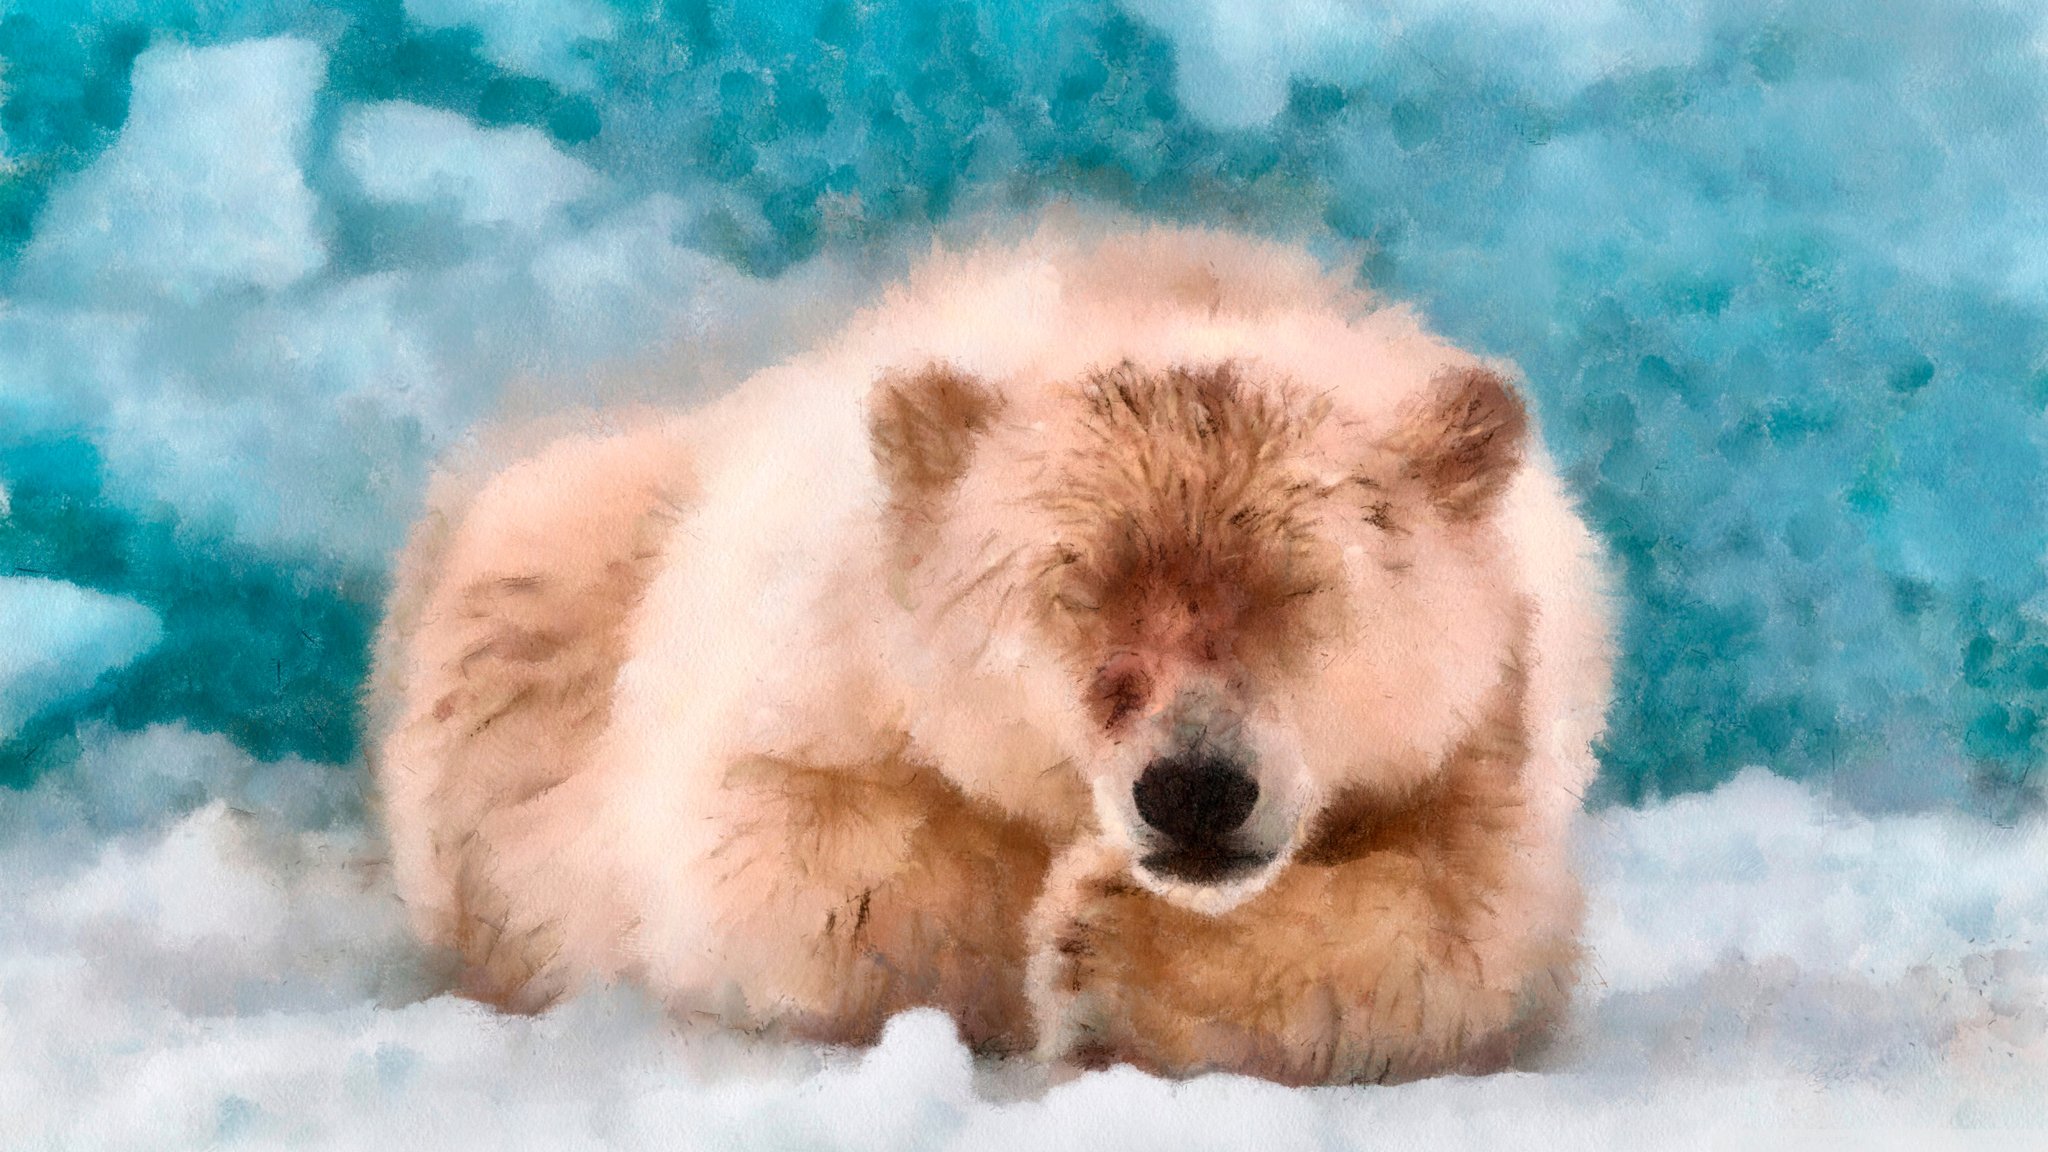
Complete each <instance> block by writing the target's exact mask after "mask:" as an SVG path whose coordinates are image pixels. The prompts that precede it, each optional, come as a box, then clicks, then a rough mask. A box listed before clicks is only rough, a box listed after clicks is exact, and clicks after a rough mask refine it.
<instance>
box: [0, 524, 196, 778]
mask: <svg viewBox="0 0 2048 1152" xmlns="http://www.w3.org/2000/svg"><path fill="white" fill-rule="evenodd" d="M6 508H7V498H6V493H5V492H4V490H0V514H4V513H5V512H6ZM162 635H163V626H162V624H161V623H160V622H159V621H158V620H157V617H156V613H154V612H151V611H150V610H149V609H148V608H145V607H143V606H142V605H140V604H137V603H136V602H134V601H133V600H128V599H125V598H123V597H120V596H109V595H107V594H106V593H104V592H95V591H92V590H91V589H89V588H81V587H79V586H78V585H76V584H68V583H66V582H64V581H62V580H50V579H45V578H43V577H40V576H0V636H4V637H6V642H5V643H4V644H0V740H5V739H6V738H7V737H9V736H12V735H13V734H14V733H15V731H16V730H17V729H18V728H20V727H21V725H22V723H23V722H25V721H27V720H29V719H30V718H31V717H33V716H34V715H35V714H36V713H38V712H40V711H42V710H43V709H44V708H47V707H49V706H51V705H53V704H56V703H58V702H59V701H62V700H63V699H64V698H65V697H68V696H72V695H75V694H76V693H79V692H81V691H83V690H85V689H87V688H89V687H91V686H92V683H93V681H95V680H97V679H99V677H100V676H101V675H102V674H104V673H105V672H107V671H108V670H110V669H114V668H119V667H120V666H121V665H123V664H126V663H128V662H129V661H130V660H133V659H135V658H136V657H138V656H140V655H142V654H143V653H144V652H146V651H148V650H149V649H150V648H152V647H155V645H156V643H157V640H158V639H159V638H161V636H162Z"/></svg>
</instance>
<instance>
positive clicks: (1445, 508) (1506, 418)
mask: <svg viewBox="0 0 2048 1152" xmlns="http://www.w3.org/2000/svg"><path fill="white" fill-rule="evenodd" d="M1528 436H1529V415H1528V412H1527V411H1526V410H1525V409H1524V408H1523V407H1522V399H1521V397H1520V396H1517V395H1516V394H1515V390H1514V389H1513V388H1512V387H1511V386H1509V384H1508V382H1507V380H1506V379H1504V378H1503V377H1502V376H1501V375H1500V374H1499V373H1497V372H1494V371H1491V370H1489V369H1486V368H1479V367H1471V368H1452V369H1449V370H1447V371H1445V372H1443V373H1441V374H1439V375H1438V376H1437V377H1436V378H1435V379H1434V380H1432V381H1430V385H1429V388H1428V390H1427V391H1426V392H1425V393H1424V394H1423V396H1422V398H1421V399H1420V400H1419V401H1418V402H1417V403H1415V404H1413V405H1412V406H1411V407H1410V408H1409V409H1408V411H1407V412H1405V413H1404V414H1403V416H1402V420H1401V423H1400V426H1399V428H1398V429H1397V430H1396V431H1395V432H1394V434H1393V436H1392V437H1391V438H1390V440H1389V442H1388V447H1390V448H1392V449H1393V450H1394V452H1395V454H1396V455H1397V456H1398V458H1399V459H1400V461H1401V465H1400V466H1401V469H1402V472H1403V474H1404V476H1405V477H1406V478H1407V479H1408V480H1410V481H1413V482H1416V483H1418V484H1419V485H1420V486H1421V487H1422V489H1423V491H1424V492H1425V493H1427V495H1428V499H1429V501H1430V502H1431V503H1432V504H1434V505H1436V507H1437V508H1438V509H1440V510H1441V511H1442V512H1443V514H1444V516H1445V517H1446V518H1447V519H1449V520H1451V521H1454V522H1457V521H1469V520H1477V519H1479V518H1481V517H1482V516H1484V515H1486V514H1487V513H1488V512H1490V511H1492V509H1493V505H1494V503H1495V501H1497V500H1498V499H1499V498H1500V494H1501V492H1503V491H1504V490H1506V488H1507V485H1508V481H1509V480H1510V479H1511V478H1513V476H1514V474H1515V468H1516V467H1517V466H1518V465H1519V464H1520V463H1521V460H1522V450H1523V446H1524V444H1525V442H1526V441H1527V439H1528Z"/></svg>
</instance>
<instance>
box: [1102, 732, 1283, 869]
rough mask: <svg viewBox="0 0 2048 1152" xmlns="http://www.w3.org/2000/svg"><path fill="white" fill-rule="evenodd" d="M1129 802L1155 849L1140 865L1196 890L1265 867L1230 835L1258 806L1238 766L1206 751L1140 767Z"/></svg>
mask: <svg viewBox="0 0 2048 1152" xmlns="http://www.w3.org/2000/svg"><path fill="white" fill-rule="evenodd" d="M1131 799H1132V801H1133V802H1134V804H1135V806H1136V807H1137V810H1138V818H1139V819H1141V820H1143V821H1144V822H1145V824H1146V826H1147V827H1148V828H1149V830H1150V831H1151V832H1152V833H1154V835H1153V836H1152V837H1151V839H1152V840H1153V841H1154V842H1155V843H1156V844H1157V845H1158V847H1157V849H1156V850H1155V851H1153V852H1151V853H1149V854H1148V855H1147V856H1146V857H1145V859H1144V861H1143V863H1144V865H1145V867H1146V868H1148V869H1150V870H1152V871H1153V872H1156V873H1158V874H1160V875H1162V876H1166V877H1169V878H1172V879H1175V880H1182V881H1187V882H1190V883H1197V884H1208V883H1215V882H1218V881H1222V880H1229V879H1234V878H1236V877H1238V876H1242V875H1243V874H1245V873H1247V872H1250V871H1252V870H1254V869H1256V868H1258V867H1260V866H1261V865H1264V864H1265V863H1267V862H1268V861H1269V860H1270V859H1271V856H1270V855H1266V854H1261V853H1257V852H1253V851H1250V850H1248V849H1247V848H1246V847H1245V846H1244V845H1242V844H1241V843H1240V839H1241V838H1239V837H1237V836H1236V835H1235V833H1237V832H1238V830H1239V829H1241V828H1243V827H1244V825H1245V822H1246V821H1247V820H1249V819H1250V818H1251V814H1252V809H1253V808H1255V807H1256V806H1257V805H1258V802H1259V784H1258V781H1257V780H1254V779H1253V778H1252V774H1251V772H1250V771H1249V770H1248V769H1247V768H1246V766H1245V765H1243V764H1242V763H1239V762H1238V761H1237V760H1235V759H1233V758H1231V757H1228V756H1224V755H1220V754H1218V753H1215V752H1211V751H1190V752H1181V753H1177V754H1174V755H1170V756H1162V757H1160V758H1158V759H1156V760H1154V761H1152V762H1151V763H1150V764H1147V765H1146V766H1145V769H1144V771H1142V772H1140V773H1139V774H1138V781H1137V783H1136V784H1135V785H1134V786H1133V787H1132V789H1131Z"/></svg>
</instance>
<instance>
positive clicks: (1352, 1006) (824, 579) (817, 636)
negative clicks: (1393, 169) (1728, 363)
mask: <svg viewBox="0 0 2048 1152" xmlns="http://www.w3.org/2000/svg"><path fill="white" fill-rule="evenodd" d="M1514 376H1515V373H1514V371H1513V369H1512V368H1511V367H1510V366H1508V365H1506V364H1504V363H1499V362H1494V361H1489V360H1487V359H1484V358H1482V357H1479V356H1477V355H1474V354H1472V353H1469V352H1466V351H1464V350H1462V349H1460V348H1458V347H1456V346H1454V345H1453V344H1451V343H1449V342H1447V341H1445V340H1444V339H1442V338H1440V337H1438V336H1436V335H1433V334H1431V333H1430V332H1428V331H1426V330H1425V328H1424V327H1423V325H1422V324H1421V322H1420V321H1419V320H1418V319H1417V318H1416V316H1415V315H1414V313H1413V312H1412V311H1411V310H1409V309H1406V308H1402V307H1398V306H1391V305H1386V304H1384V303H1382V302H1380V301H1379V300H1378V299H1377V298H1376V297H1375V296H1373V295H1372V294H1371V293H1369V292H1368V291H1366V290H1365V289H1363V288H1360V287H1358V286H1357V284H1356V278H1355V277H1353V276H1351V275H1347V274H1345V273H1343V272H1342V271H1341V270H1338V271H1333V270H1331V269H1330V268H1327V267H1326V266H1325V265H1324V264H1323V263H1322V262H1321V261H1320V260H1318V259H1317V258H1316V257H1315V256H1314V255H1312V254H1311V253H1310V252H1309V251H1308V250H1307V249H1306V248H1305V247H1303V246H1300V245H1298V244H1290V243H1283V242H1279V241H1274V240H1269V239H1262V238H1257V237H1251V236H1247V235H1244V234H1242V233H1239V232H1234V231H1230V230H1223V229H1206V228H1199V227H1187V226H1168V225H1151V226H1140V225H1118V226H1112V227H1087V226H1082V225H1078V224H1075V223H1073V222H1071V221H1067V222H1049V223H1045V224H1042V225H1041V226H1039V227H1038V228H1037V229H1036V230H1034V231H1030V232H1027V233H1025V234H1023V235H1022V237H1021V238H1015V239H1010V240H1000V241H985V242H981V243H977V244H968V245H963V246H959V247H954V248H948V247H944V246H940V245H936V244H935V245H934V247H933V249H932V251H931V253H930V254H929V255H928V256H927V257H925V258H924V259H922V260H920V261H918V262H917V263H916V265H915V266H914V267H913V269H912V270H911V271H910V272H909V274H908V275H907V276H906V277H905V278H904V279H903V280H902V281H901V282H900V283H897V284H896V285H894V286H893V287H890V288H889V289H887V290H886V291H885V292H884V293H882V294H881V295H880V297H879V299H878V300H876V301H875V302H874V303H873V304H871V305H870V306H869V307H868V308H867V309H866V310H865V311H863V312H860V313H858V314H857V315H855V316H854V317H853V318H852V319H851V320H849V321H848V322H847V323H846V324H845V326H844V327H843V328H841V329H840V330H839V331H838V332H837V333H836V334H835V335H834V336H832V337H831V338H829V339H827V340H825V341H823V342H821V343H820V344H818V345H817V346H816V347H814V348H812V349H810V350H809V351H806V352H803V353H801V354H799V355H796V356H794V357H792V358H790V359H788V360H786V361H783V362H782V363H780V364H777V365H775V366H773V367H770V368H767V369H765V370H762V371H760V372H758V373H756V374H754V375H753V376H751V377H749V378H747V379H745V380H744V381H743V382H741V383H740V384H739V385H738V386H737V387H735V388H733V389H731V390H730V391H728V392H726V393H724V394H723V395H721V396H719V397H717V398H715V399H712V400H710V401H709V402H706V403H703V404H700V405H697V406H695V407H692V408H688V409H686V410H682V411H674V412H664V411H654V412H643V413H637V414H635V415H633V416H631V417H630V418H625V417H622V418H619V419H618V420H616V421H613V422H612V423H611V424H609V425H607V426H605V427H601V428H592V429H586V430H582V431H579V432H576V433H573V434H569V435H564V436H562V437H561V438H559V439H557V440H556V441H554V442H553V443H551V444H548V445H546V446H545V447H542V448H541V449H539V450H538V451H536V452H535V453H533V454H532V455H529V456H527V457H525V458H523V459H520V460H518V461H516V462H514V463H511V464H510V465H509V466H506V467H504V468H503V469H502V470H501V471H498V472H496V473H494V474H488V475H481V476H464V475H460V474H456V473H450V474H448V475H446V476H444V477H443V478H442V479H441V480H440V481H439V482H437V485H436V487H435V489H434V491H433V492H432V493H431V494H430V497H429V501H428V509H427V511H426V512H425V514H424V515H423V516H422V518H421V520H420V522H419V524H418V525H417V527H416V528H415V530H414V532H413V535H412V538H411V540H410V542H409V544H408V545H407V548H406V550H405V552H404V554H403V555H402V557H401V559H400V561H399V563H398V565H397V568H396V574H395V577H394V580H393V586H392V592H391V595H390V599H389V603H388V606H387V611H386V615H385V617H384V620H383V623H382V626H381V628H380V630H379V632H378V636H377V640H376V646H375V652H374V659H373V672H372V676H371V680H370V683H369V686H368V689H367V696H368V699H367V707H368V712H369V715H370V718H371V724H372V731H371V735H370V740H371V746H372V753H371V759H372V762H373V773H374V779H375V784H376V789H377V794H378V807H379V810H380V812H381V814H382V817H383V822H384V826H385V829H386V831H387V834H388V836H389V840H390V845H391V853H392V868H393V875H394V877H395V882H396V885H397V887H398V890H399V892H400V895H401V896H402V898H403V900H404V902H405V904H406V907H407V909H408V913H409V916H410V920H411V924H412V926H413V929H414V931H415V932H416V933H417V935H418V936H419V937H420V939H421V940H422V941H423V942H424V943H425V944H426V945H427V946H429V947H430V948H433V949H435V950H436V951H438V952H439V953H441V954H443V955H446V956H448V957H450V958H451V964H452V968H451V971H452V973H453V975H452V979H453V980H454V981H455V982H456V984H457V987H458V988H459V990H460V991H461V992H462V993H464V994H466V995H469V996H471V997H474V998H476V999H479V1000H482V1001H485V1002H487V1003H490V1004H493V1005H497V1006H499V1007H501V1008H503V1009H506V1010H510V1011H537V1010H540V1009H543V1008H545V1007H547V1006H548V1005H550V1004H551V1003H553V1002H554V1001H556V1000H557V999H558V998H559V997H561V996H563V995H565V994H568V993H571V992H574V991H576V990H577V989H580V988H584V987H589V986H592V985H598V984H609V983H614V982H629V983H632V984H636V985H639V986H641V987H643V988H645V989H648V990H649V991H650V992H651V993H652V994H653V995H655V996H656V997H657V998H658V999H659V1000H660V1001H661V1003H663V1004H664V1005H665V1006H666V1007H667V1008H668V1009H669V1010H670V1011H672V1012H673V1013H674V1014H675V1015H676V1016H677V1017H678V1018H679V1019H681V1020H686V1021H690V1020H695V1021H705V1022H708V1023H710V1024H713V1025H716V1026H722V1027H730V1028H738V1029H745V1030H749V1031H753V1032H757V1033H761V1034H764V1035H769V1036H774V1037H783V1038H789V1039H798V1040H807V1041H815V1042H823V1043H832V1044H861V1043H866V1042H869V1041H871V1040H873V1039H874V1038H875V1037H876V1036H877V1035H878V1033H879V1031H880V1029H881V1027H882V1025H883V1023H884V1022H885V1021H886V1020H887V1019H888V1018H889V1017H890V1016H891V1015H892V1014H894V1013H896V1012H899V1011H902V1010H905V1009H909V1008H913V1007H919V1006H932V1007H937V1008H939V1009H942V1010H944V1011H945V1012H947V1013H949V1014H950V1015H951V1016H952V1018H953V1019H954V1020H955V1021H956V1022H957V1024H958V1026H959V1029H960V1031H961V1034H962V1036H963V1039H964V1040H965V1041H966V1042H967V1043H969V1044H970V1045H972V1046H973V1047H974V1048H975V1049H976V1050H978V1051H983V1052H989V1053H1018V1054H1024V1055H1026V1056H1028V1057H1035V1058H1037V1059H1041V1060H1044V1061H1047V1062H1048V1063H1050V1064H1051V1065H1053V1066H1055V1067H1082V1068H1085V1067H1094V1066H1101V1065H1105V1064H1110V1063H1128V1064H1132V1065H1135V1066H1137V1067H1140V1068H1143V1069H1146V1070H1148V1071H1152V1072H1155V1073H1158V1074H1162V1075H1169V1076H1185V1075H1193V1074H1198V1073H1203V1072H1209V1071H1223V1072H1236V1073H1243V1074H1248V1075H1252V1076H1257V1077H1262V1078H1266V1079H1269V1080H1274V1081H1279V1082H1282V1083H1289V1084H1322V1083H1353V1082H1389V1081H1396V1080H1403V1079H1410V1078H1414V1077H1420V1076H1428V1075H1433V1074H1438V1073H1445V1072H1479V1071H1488V1070H1493V1069H1499V1068H1503V1067H1508V1066H1511V1065H1512V1063H1513V1062H1514V1061H1515V1060H1516V1059H1517V1058H1518V1057H1519V1056H1520V1055H1521V1054H1525V1053H1528V1052H1531V1051H1533V1050H1535V1048H1536V1046H1538V1045H1540V1044H1542V1043H1543V1042H1544V1041H1545V1040H1546V1038H1548V1037H1549V1036H1551V1035H1553V1034H1554V1033H1555V1032H1556V1030H1557V1027H1558V1024H1559V1021H1560V1020H1561V1019H1562V1018H1563V1013H1564V1011H1565V1009H1566V1008H1567V1006H1568V1001H1569V996H1570V991H1571V988H1572V986H1573V984H1574V981H1575V979H1576V975H1577V971H1578V968H1579V966H1580V962H1581V947H1580V944H1579V925H1580V919H1581V903H1582V900H1581V894H1580V889H1579V885H1578V881H1577V879H1576V876H1575V874H1574V870H1573V867H1572V859H1571V842H1572V835H1573V829H1574V827H1575V824H1576V822H1577V820H1578V819H1579V817H1580V813H1581V810H1582V796H1583V793H1584V791H1585V789H1586V787H1587V785H1588V784H1589V782H1590V781H1591V779H1592V777H1593V774H1594V772H1595V768H1596V761H1595V752H1594V749H1595V746H1596V743H1597V741H1598V739H1599V737H1600V735H1601V732H1602V729H1603V724H1604V718H1605V715H1606V710H1607V705H1608V697H1609V692H1610V671H1609V668H1610V663H1611V652H1610V647H1611V641H1610V632H1611V625H1610V617H1611V609H1610V594H1609V591H1608V576H1607V573H1606V562H1605V560H1604V557H1603V554H1602V551H1601V548H1600V546H1599V544H1598V542H1597V540H1596V539H1595V538H1594V536H1593V534H1592V533H1591V532H1590V530H1589V529H1588V528H1587V526H1586V525H1585V523H1584V521H1583V520H1582V518H1581V517H1580V516H1579V514H1578V513H1577V512H1576V510H1575V508H1574V505H1573V502H1572V500H1571V498H1570V496H1569V494H1568V492H1567V490H1566V488H1565V486H1564V483H1563V481H1562V480H1561V478H1560V476H1559V474H1558V472H1557V470H1556V468H1555V466H1554V465H1553V464H1552V463H1551V462H1550V457H1549V455H1548V454H1547V452H1546V450H1545V448H1544V446H1543V444H1542V443H1541V440H1540V437H1539V435H1538V431H1537V429H1536V426H1535V421H1534V418H1533V416H1532V414H1531V412H1530V410H1529V407H1528V405H1527V402H1526V401H1525V399H1524V398H1523V397H1522V395H1521V392H1520V390H1519V389H1518V388H1517V387H1516V385H1515V384H1514V382H1513V381H1514Z"/></svg>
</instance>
